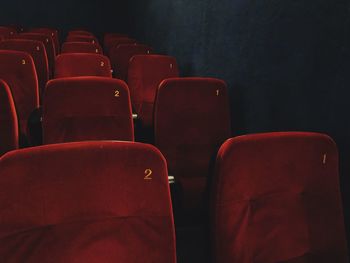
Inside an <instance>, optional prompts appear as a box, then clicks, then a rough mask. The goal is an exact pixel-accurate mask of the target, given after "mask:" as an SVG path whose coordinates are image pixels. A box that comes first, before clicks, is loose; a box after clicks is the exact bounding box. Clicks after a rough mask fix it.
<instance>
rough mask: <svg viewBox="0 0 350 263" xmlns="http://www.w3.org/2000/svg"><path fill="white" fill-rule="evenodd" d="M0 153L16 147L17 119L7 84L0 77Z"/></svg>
mask: <svg viewBox="0 0 350 263" xmlns="http://www.w3.org/2000/svg"><path fill="white" fill-rule="evenodd" d="M0 105H1V107H0V155H3V154H4V153H6V152H8V151H12V150H15V149H17V148H18V120H17V113H16V108H15V103H14V101H13V98H12V94H11V90H10V88H9V86H8V85H7V84H6V82H4V81H3V80H1V79H0Z"/></svg>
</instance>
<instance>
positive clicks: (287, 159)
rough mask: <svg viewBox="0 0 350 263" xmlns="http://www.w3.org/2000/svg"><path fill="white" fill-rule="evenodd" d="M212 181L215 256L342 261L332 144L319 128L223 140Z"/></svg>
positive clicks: (343, 242)
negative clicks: (319, 131) (316, 130)
mask: <svg viewBox="0 0 350 263" xmlns="http://www.w3.org/2000/svg"><path fill="white" fill-rule="evenodd" d="M213 183H214V184H213V186H214V187H213V190H214V191H213V207H212V208H213V210H212V213H211V214H212V217H213V241H214V243H213V244H214V261H215V262H222V263H225V262H242V263H245V262H257V263H258V262H293V263H294V262H317V263H326V262H327V263H329V262H337V263H340V262H348V261H347V251H346V250H347V249H346V240H345V230H344V222H343V212H342V205H341V197H340V191H339V178H338V154H337V148H336V145H335V143H334V142H333V141H332V140H331V139H330V138H329V137H327V136H326V135H321V134H314V133H296V132H291V133H270V134H258V135H248V136H241V137H237V138H234V139H230V140H228V141H227V142H226V143H225V144H224V145H223V146H222V147H221V149H220V152H219V154H218V157H217V164H216V174H215V177H214V182H213Z"/></svg>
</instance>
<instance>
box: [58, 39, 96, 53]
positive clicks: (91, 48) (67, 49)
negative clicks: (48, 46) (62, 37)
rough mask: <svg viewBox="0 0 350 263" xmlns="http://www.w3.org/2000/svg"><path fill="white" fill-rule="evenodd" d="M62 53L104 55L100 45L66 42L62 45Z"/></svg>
mask: <svg viewBox="0 0 350 263" xmlns="http://www.w3.org/2000/svg"><path fill="white" fill-rule="evenodd" d="M62 53H95V54H102V48H101V47H100V45H99V44H96V43H95V44H93V43H88V42H65V43H63V45H62Z"/></svg>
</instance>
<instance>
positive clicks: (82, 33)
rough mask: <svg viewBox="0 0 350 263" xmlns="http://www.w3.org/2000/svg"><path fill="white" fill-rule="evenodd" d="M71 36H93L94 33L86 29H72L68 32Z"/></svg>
mask: <svg viewBox="0 0 350 263" xmlns="http://www.w3.org/2000/svg"><path fill="white" fill-rule="evenodd" d="M68 35H69V36H73V35H74V36H91V37H93V36H94V34H93V33H91V32H89V31H85V30H71V31H69V32H68Z"/></svg>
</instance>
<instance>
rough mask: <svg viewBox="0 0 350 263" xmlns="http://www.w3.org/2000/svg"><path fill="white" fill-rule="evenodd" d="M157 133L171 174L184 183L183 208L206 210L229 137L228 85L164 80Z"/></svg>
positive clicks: (156, 116)
mask: <svg viewBox="0 0 350 263" xmlns="http://www.w3.org/2000/svg"><path fill="white" fill-rule="evenodd" d="M154 133H155V144H156V146H157V147H158V149H160V151H161V152H162V153H163V154H164V156H165V158H166V160H167V162H168V167H169V173H170V174H171V175H173V176H174V177H175V181H177V182H178V183H179V184H180V185H181V189H182V196H181V197H182V204H183V207H184V208H186V209H189V210H193V209H195V208H202V207H203V206H204V204H205V202H204V198H205V196H206V195H205V193H206V191H205V190H206V189H207V180H208V178H210V177H211V176H212V172H213V171H212V167H213V166H214V160H215V156H216V154H217V151H218V149H219V147H220V146H221V144H222V143H223V142H225V140H226V139H228V138H229V137H230V136H231V128H230V108H229V100H228V92H227V87H226V84H225V82H224V81H222V80H218V79H211V78H173V79H167V80H164V81H163V82H162V83H161V84H160V87H159V89H158V93H157V98H156V102H155V111H154Z"/></svg>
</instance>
